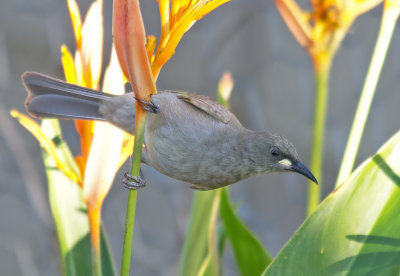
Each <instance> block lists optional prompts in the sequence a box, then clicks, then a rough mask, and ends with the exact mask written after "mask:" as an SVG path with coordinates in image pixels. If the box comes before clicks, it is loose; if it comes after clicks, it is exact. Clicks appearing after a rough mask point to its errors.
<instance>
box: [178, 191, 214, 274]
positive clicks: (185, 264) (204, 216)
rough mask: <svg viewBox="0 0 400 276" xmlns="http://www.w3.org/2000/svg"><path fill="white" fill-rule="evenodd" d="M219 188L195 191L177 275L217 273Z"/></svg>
mask: <svg viewBox="0 0 400 276" xmlns="http://www.w3.org/2000/svg"><path fill="white" fill-rule="evenodd" d="M219 194H220V191H219V190H212V191H196V192H195V193H194V196H193V203H192V209H191V211H190V218H189V226H188V230H187V232H186V237H185V242H184V245H183V251H182V255H181V260H180V266H179V275H181V276H191V275H218V271H219V259H218V253H217V252H218V247H217V242H216V236H217V235H216V229H215V227H216V214H217V210H216V207H218V205H216V203H219Z"/></svg>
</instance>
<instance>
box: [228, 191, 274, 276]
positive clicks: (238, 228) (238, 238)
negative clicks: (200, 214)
mask: <svg viewBox="0 0 400 276" xmlns="http://www.w3.org/2000/svg"><path fill="white" fill-rule="evenodd" d="M220 208H221V209H220V210H221V218H222V221H223V223H224V228H225V231H226V235H227V238H228V239H229V241H230V243H231V245H232V249H233V253H234V256H235V259H236V263H237V266H238V268H239V271H240V274H241V275H243V276H247V275H260V274H261V273H262V272H263V271H264V269H265V267H266V266H267V265H268V264H269V263H270V262H271V257H270V256H269V254H268V252H267V251H266V250H265V249H264V247H263V246H262V244H261V243H260V241H258V240H257V238H256V237H255V236H254V235H253V234H252V233H251V232H250V230H248V229H247V227H246V226H245V225H244V224H243V222H241V221H240V219H239V218H238V217H237V215H236V214H235V211H234V209H233V208H232V205H231V203H230V199H229V194H228V190H226V189H223V190H222V195H221V205H220Z"/></svg>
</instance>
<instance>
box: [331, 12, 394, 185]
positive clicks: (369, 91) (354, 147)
mask: <svg viewBox="0 0 400 276" xmlns="http://www.w3.org/2000/svg"><path fill="white" fill-rule="evenodd" d="M399 12H400V9H399V8H398V7H397V8H396V7H386V5H385V9H384V12H383V16H382V23H381V26H380V29H379V33H378V39H377V41H376V44H375V49H374V53H373V55H372V59H371V63H370V65H369V69H368V73H367V77H366V79H365V82H364V87H363V90H362V92H361V97H360V101H359V103H358V106H357V110H356V114H355V116H354V120H353V125H352V127H351V130H350V135H349V139H348V141H347V145H346V149H345V151H344V155H343V160H342V164H341V166H340V170H339V174H338V178H337V181H336V187H338V186H339V185H340V184H341V183H342V182H343V181H345V180H346V178H347V177H348V176H349V175H350V173H351V171H352V170H353V166H354V162H355V159H356V156H357V152H358V148H359V146H360V142H361V137H362V135H363V132H364V127H365V124H366V122H367V119H368V114H369V110H370V108H371V103H372V100H373V98H374V94H375V91H376V85H377V83H378V80H379V76H380V73H381V69H382V66H383V63H384V61H385V57H386V54H387V50H388V48H389V44H390V41H391V39H392V35H393V30H394V27H395V24H396V20H397V18H398V16H399Z"/></svg>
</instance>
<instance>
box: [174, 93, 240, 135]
mask: <svg viewBox="0 0 400 276" xmlns="http://www.w3.org/2000/svg"><path fill="white" fill-rule="evenodd" d="M177 97H178V98H179V99H180V100H182V101H184V102H186V103H189V104H191V105H193V106H194V107H196V108H198V109H200V110H201V111H203V112H205V113H207V114H208V115H210V116H212V117H213V118H215V119H217V120H218V121H221V122H223V123H225V124H230V125H232V126H240V127H241V126H242V125H241V124H240V122H239V120H238V119H237V118H236V117H235V115H233V114H232V113H231V112H230V111H229V110H228V109H226V108H225V107H224V106H223V105H221V104H219V103H217V102H214V101H213V100H211V99H210V98H209V97H208V96H205V95H200V94H192V93H186V92H177Z"/></svg>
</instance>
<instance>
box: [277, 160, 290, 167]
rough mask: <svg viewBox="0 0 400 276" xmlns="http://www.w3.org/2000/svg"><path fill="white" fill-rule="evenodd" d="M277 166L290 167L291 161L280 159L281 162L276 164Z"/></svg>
mask: <svg viewBox="0 0 400 276" xmlns="http://www.w3.org/2000/svg"><path fill="white" fill-rule="evenodd" d="M278 163H279V164H281V165H283V166H285V167H290V166H291V165H292V161H290V160H289V159H286V158H285V159H282V160H281V161H279V162H278Z"/></svg>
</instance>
